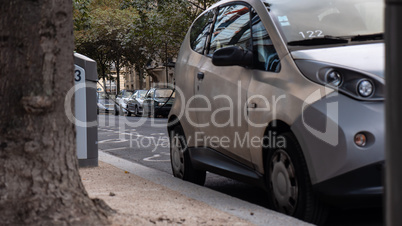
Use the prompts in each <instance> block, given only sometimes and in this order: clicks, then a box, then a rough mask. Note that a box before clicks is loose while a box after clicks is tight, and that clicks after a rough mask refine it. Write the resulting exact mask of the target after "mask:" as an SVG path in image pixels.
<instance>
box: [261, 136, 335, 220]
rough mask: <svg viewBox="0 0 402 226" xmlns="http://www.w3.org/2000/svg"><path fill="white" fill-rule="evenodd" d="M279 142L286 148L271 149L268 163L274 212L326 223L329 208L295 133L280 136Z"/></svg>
mask: <svg viewBox="0 0 402 226" xmlns="http://www.w3.org/2000/svg"><path fill="white" fill-rule="evenodd" d="M282 138H283V139H282ZM278 140H281V141H284V142H282V143H283V144H284V145H281V147H279V145H278V147H271V148H270V149H269V150H268V153H267V156H266V161H265V169H266V171H265V172H266V174H265V177H266V178H265V179H266V181H267V188H268V205H269V207H270V209H273V210H275V211H278V212H282V213H284V214H287V215H290V216H293V217H296V218H299V219H301V220H304V221H307V222H310V223H313V224H318V225H320V224H322V223H324V222H325V219H326V217H327V215H328V208H327V206H325V205H324V204H323V203H322V202H321V201H320V200H319V198H318V197H317V195H316V194H315V193H314V191H313V188H312V185H311V181H310V176H309V173H308V169H307V164H306V160H305V159H304V156H303V152H302V150H301V147H300V145H299V143H298V142H297V139H296V137H295V136H294V135H293V134H292V133H283V134H280V135H278V136H277V138H276V141H278ZM278 144H279V143H278ZM275 145H277V144H275Z"/></svg>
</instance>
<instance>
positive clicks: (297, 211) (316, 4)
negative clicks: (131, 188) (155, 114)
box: [168, 0, 397, 224]
mask: <svg viewBox="0 0 402 226" xmlns="http://www.w3.org/2000/svg"><path fill="white" fill-rule="evenodd" d="M383 18H384V1H383V0H347V1H346V0H304V1H299V0H222V1H219V3H217V4H215V5H214V6H212V7H211V8H209V9H208V10H206V11H205V12H204V13H202V14H201V15H200V16H199V17H198V18H197V19H196V20H195V21H194V23H193V24H192V26H191V28H190V29H189V31H188V34H187V36H186V37H185V39H184V42H183V44H182V46H181V49H180V53H179V55H178V58H177V62H176V67H175V81H176V87H177V89H180V90H181V91H180V92H177V98H176V101H175V103H174V106H173V108H172V110H171V113H170V115H169V126H168V131H169V137H170V157H171V166H172V171H173V175H174V176H175V177H178V178H181V179H183V180H187V181H191V182H194V183H197V184H200V185H202V184H204V182H205V175H206V171H209V172H213V173H217V174H220V175H223V176H227V177H231V178H234V179H237V180H241V181H244V182H247V183H250V184H254V185H258V186H260V187H262V188H263V189H264V190H266V191H267V205H268V206H269V207H270V208H271V209H273V210H275V211H279V212H282V213H285V214H288V215H291V216H294V217H297V218H300V219H302V220H304V221H308V222H312V223H315V224H321V223H322V222H323V221H324V219H325V217H326V213H327V212H328V211H327V210H328V209H329V208H327V207H328V206H337V207H341V208H352V207H368V206H381V204H382V195H383V192H384V187H383V184H382V181H383V180H384V178H383V177H382V175H383V173H384V170H383V169H384V158H385V156H384V146H385V136H384V132H385V131H384V130H385V129H384V125H385V123H384V120H385V114H384V102H385V78H384V62H385V57H384V52H385V47H384V39H383V33H384V20H383ZM395 63H397V62H395ZM264 198H265V197H264Z"/></svg>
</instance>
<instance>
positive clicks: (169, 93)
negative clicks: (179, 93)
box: [143, 88, 175, 117]
mask: <svg viewBox="0 0 402 226" xmlns="http://www.w3.org/2000/svg"><path fill="white" fill-rule="evenodd" d="M174 98H175V93H174V92H173V89H170V88H152V89H150V90H148V92H147V94H146V96H145V100H144V102H143V108H144V110H143V111H144V113H143V116H149V117H157V116H159V115H160V116H162V117H167V116H168V115H169V112H170V109H171V108H172V105H173V102H174Z"/></svg>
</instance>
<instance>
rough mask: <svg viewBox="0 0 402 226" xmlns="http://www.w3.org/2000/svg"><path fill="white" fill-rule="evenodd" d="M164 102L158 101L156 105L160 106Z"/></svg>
mask: <svg viewBox="0 0 402 226" xmlns="http://www.w3.org/2000/svg"><path fill="white" fill-rule="evenodd" d="M164 104H165V103H164V102H158V103H157V104H156V105H158V106H162V105H164Z"/></svg>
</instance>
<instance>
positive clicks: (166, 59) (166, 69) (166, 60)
mask: <svg viewBox="0 0 402 226" xmlns="http://www.w3.org/2000/svg"><path fill="white" fill-rule="evenodd" d="M165 50H166V55H165V62H166V63H165V73H166V88H167V87H169V85H168V84H169V68H168V44H167V42H165Z"/></svg>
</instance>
